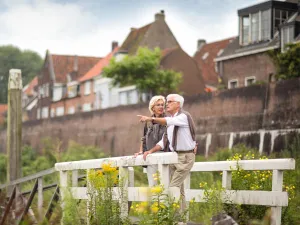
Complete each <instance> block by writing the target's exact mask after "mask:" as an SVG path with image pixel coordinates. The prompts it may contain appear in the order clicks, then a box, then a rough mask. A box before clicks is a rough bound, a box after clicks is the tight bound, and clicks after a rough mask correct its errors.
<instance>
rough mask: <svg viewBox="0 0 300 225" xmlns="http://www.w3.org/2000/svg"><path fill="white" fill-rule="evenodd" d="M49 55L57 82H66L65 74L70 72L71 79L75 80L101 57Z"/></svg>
mask: <svg viewBox="0 0 300 225" xmlns="http://www.w3.org/2000/svg"><path fill="white" fill-rule="evenodd" d="M51 57H52V62H53V70H54V74H55V82H57V83H66V82H67V74H70V75H71V76H72V79H73V80H77V79H78V77H81V76H83V75H84V74H85V73H86V72H87V71H89V70H90V69H91V68H92V67H93V66H94V65H95V64H96V63H97V62H98V61H99V60H100V59H101V58H100V57H89V56H77V55H55V54H51ZM76 68H77V69H76Z"/></svg>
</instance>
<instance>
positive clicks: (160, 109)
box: [134, 95, 166, 187]
mask: <svg viewBox="0 0 300 225" xmlns="http://www.w3.org/2000/svg"><path fill="white" fill-rule="evenodd" d="M164 109H165V98H164V96H161V95H156V96H153V97H152V98H151V100H150V102H149V111H150V113H151V117H164V116H165V111H164ZM165 131H166V126H163V125H160V124H157V123H152V122H147V123H146V124H145V127H144V132H143V137H142V139H141V145H140V151H139V152H138V153H135V154H134V155H135V157H136V156H137V155H141V154H143V153H144V152H145V151H148V150H150V149H151V148H153V147H154V146H155V145H156V144H157V143H158V142H159V141H160V140H161V139H162V136H163V134H164V132H165ZM161 152H163V150H162V151H161ZM157 169H158V168H157V165H150V166H147V177H148V183H149V186H150V187H152V186H154V185H156V184H157V181H156V180H155V179H154V177H153V175H154V174H155V173H156V172H157Z"/></svg>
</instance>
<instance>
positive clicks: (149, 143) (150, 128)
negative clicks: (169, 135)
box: [142, 115, 166, 152]
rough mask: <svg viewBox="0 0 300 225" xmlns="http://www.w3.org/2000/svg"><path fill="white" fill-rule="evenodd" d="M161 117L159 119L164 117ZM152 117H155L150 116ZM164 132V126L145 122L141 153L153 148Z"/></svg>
mask: <svg viewBox="0 0 300 225" xmlns="http://www.w3.org/2000/svg"><path fill="white" fill-rule="evenodd" d="M164 116H165V115H162V116H161V117H164ZM152 117H155V116H153V115H152ZM165 131H166V126H165V125H160V124H157V123H152V122H147V123H146V124H145V127H144V133H143V137H142V142H143V152H145V151H148V150H150V149H151V148H153V147H154V146H155V145H156V144H157V143H158V142H159V141H160V140H161V139H162V136H163V134H164V133H165Z"/></svg>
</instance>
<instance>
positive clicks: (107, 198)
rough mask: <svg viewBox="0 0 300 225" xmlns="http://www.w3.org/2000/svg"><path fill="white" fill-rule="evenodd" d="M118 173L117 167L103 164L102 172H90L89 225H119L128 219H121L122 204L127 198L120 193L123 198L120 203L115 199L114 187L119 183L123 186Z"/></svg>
mask: <svg viewBox="0 0 300 225" xmlns="http://www.w3.org/2000/svg"><path fill="white" fill-rule="evenodd" d="M118 172H119V171H118V170H117V167H114V166H112V165H111V163H104V164H102V170H97V171H96V170H90V171H89V173H88V181H89V184H90V185H89V187H88V195H89V197H90V198H89V204H88V205H89V215H88V216H89V218H88V219H89V224H91V225H97V224H111V225H119V224H122V223H121V222H122V221H123V220H124V219H125V220H126V219H127V218H122V217H121V202H122V200H123V198H124V197H125V196H123V195H122V194H121V193H120V196H121V197H120V199H119V200H118V201H116V200H114V199H113V195H114V191H113V187H114V186H117V185H118V183H119V182H120V185H119V186H120V187H121V186H122V181H119V180H118ZM121 192H122V191H121ZM126 204H127V201H126Z"/></svg>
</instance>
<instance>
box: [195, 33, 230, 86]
mask: <svg viewBox="0 0 300 225" xmlns="http://www.w3.org/2000/svg"><path fill="white" fill-rule="evenodd" d="M233 39H234V38H228V39H225V40H221V41H216V42H211V43H207V44H205V45H204V46H203V47H202V48H201V49H200V51H197V52H196V53H195V56H194V59H195V60H196V61H197V63H198V65H199V67H200V69H201V71H202V76H203V78H204V82H205V84H210V85H216V84H218V74H217V72H216V71H215V62H214V59H215V58H216V57H218V54H220V52H222V51H221V50H222V49H225V48H226V47H227V45H228V44H229V43H230V42H231V41H232V40H233ZM203 56H205V57H203Z"/></svg>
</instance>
